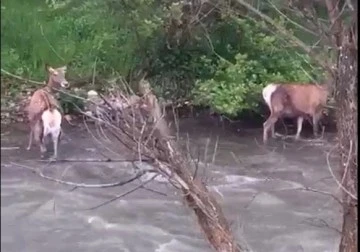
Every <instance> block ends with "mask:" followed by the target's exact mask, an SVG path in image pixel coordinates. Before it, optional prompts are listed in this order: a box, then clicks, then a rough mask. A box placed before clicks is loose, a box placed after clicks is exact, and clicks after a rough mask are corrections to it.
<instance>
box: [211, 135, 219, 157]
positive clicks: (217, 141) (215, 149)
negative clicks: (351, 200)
mask: <svg viewBox="0 0 360 252" xmlns="http://www.w3.org/2000/svg"><path fill="white" fill-rule="evenodd" d="M218 144H219V136H217V137H216V142H215V147H214V154H213V157H212V160H211V162H212V163H215V157H216V154H217V148H218Z"/></svg>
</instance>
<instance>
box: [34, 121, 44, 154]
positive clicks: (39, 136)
mask: <svg viewBox="0 0 360 252" xmlns="http://www.w3.org/2000/svg"><path fill="white" fill-rule="evenodd" d="M33 134H34V139H35V141H36V142H37V143H38V144H39V146H40V153H41V157H44V154H45V152H46V145H45V136H44V132H43V127H42V122H41V121H38V122H36V124H35V125H34V133H33Z"/></svg>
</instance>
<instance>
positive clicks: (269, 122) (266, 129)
mask: <svg viewBox="0 0 360 252" xmlns="http://www.w3.org/2000/svg"><path fill="white" fill-rule="evenodd" d="M277 120H278V116H277V115H276V114H271V115H270V116H269V118H268V119H267V120H266V121H265V122H264V129H263V142H264V144H266V143H267V140H268V132H269V130H270V129H271V130H272V129H273V127H274V125H275V123H276V121H277Z"/></svg>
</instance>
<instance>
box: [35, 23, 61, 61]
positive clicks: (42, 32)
mask: <svg viewBox="0 0 360 252" xmlns="http://www.w3.org/2000/svg"><path fill="white" fill-rule="evenodd" d="M40 32H41V35H42V36H43V37H44V39H45V40H46V42H47V44H48V45H49V47H50V49H51V50H52V51H53V52H54V53H55V55H56V56H57V57H58V58H59V59H61V60H62V61H65V59H64V58H63V57H61V56H60V55H59V54H58V53H57V52H56V50H55V48H54V47H53V46H52V45H51V43H50V41H49V40H48V39H47V38H46V36H45V34H44V31H43V28H42V25H40Z"/></svg>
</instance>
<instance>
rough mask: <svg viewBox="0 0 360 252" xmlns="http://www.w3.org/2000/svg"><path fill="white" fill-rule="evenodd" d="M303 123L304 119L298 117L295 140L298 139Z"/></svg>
mask: <svg viewBox="0 0 360 252" xmlns="http://www.w3.org/2000/svg"><path fill="white" fill-rule="evenodd" d="M303 122H304V117H302V116H299V117H298V119H297V130H296V135H295V139H296V140H299V139H300V133H301V131H302V125H303Z"/></svg>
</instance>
